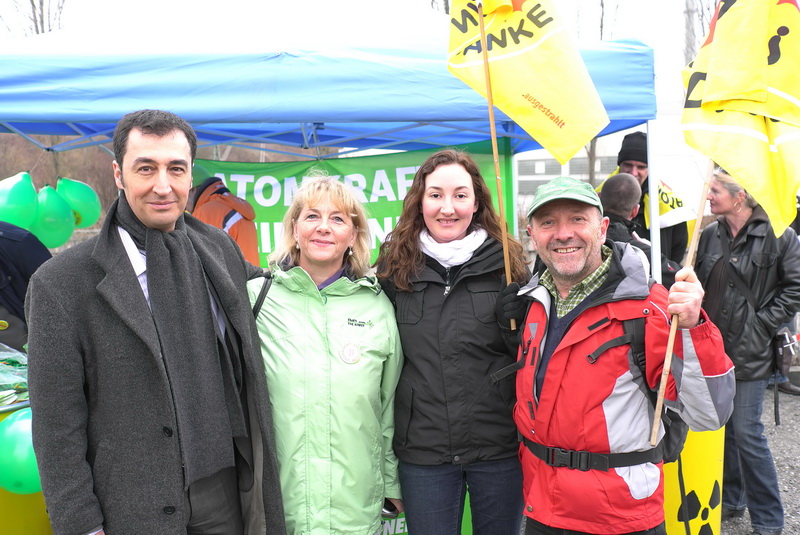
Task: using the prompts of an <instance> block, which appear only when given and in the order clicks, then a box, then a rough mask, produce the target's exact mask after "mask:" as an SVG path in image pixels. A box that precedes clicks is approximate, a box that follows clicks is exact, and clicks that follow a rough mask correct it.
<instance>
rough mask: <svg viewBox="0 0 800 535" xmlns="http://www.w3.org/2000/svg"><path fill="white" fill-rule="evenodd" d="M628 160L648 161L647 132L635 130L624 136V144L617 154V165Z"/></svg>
mask: <svg viewBox="0 0 800 535" xmlns="http://www.w3.org/2000/svg"><path fill="white" fill-rule="evenodd" d="M626 160H634V161H637V162H644V163H647V134H645V133H644V132H634V133H632V134H628V135H627V136H625V137H624V138H622V146H621V147H620V149H619V155H618V156H617V165H619V164H621V163H622V162H624V161H626Z"/></svg>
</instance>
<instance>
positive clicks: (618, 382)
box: [503, 177, 735, 535]
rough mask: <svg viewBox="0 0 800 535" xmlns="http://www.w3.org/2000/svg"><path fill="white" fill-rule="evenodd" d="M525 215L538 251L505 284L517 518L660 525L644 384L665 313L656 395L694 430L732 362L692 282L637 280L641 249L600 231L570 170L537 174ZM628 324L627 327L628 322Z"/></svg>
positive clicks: (725, 408) (724, 397)
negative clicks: (519, 488)
mask: <svg viewBox="0 0 800 535" xmlns="http://www.w3.org/2000/svg"><path fill="white" fill-rule="evenodd" d="M528 219H529V225H528V231H529V232H530V235H531V238H532V240H533V245H534V248H535V250H536V253H537V254H538V257H539V260H540V261H541V262H539V263H538V265H539V266H540V267H539V269H537V270H536V271H537V272H536V273H535V274H534V276H533V278H532V279H531V281H530V283H529V284H528V285H526V286H525V287H524V288H522V289H521V290H519V294H518V295H519V297H520V298H522V299H524V300H526V302H527V303H528V306H527V313H526V314H525V316H524V317H522V316H520V317H517V318H516V319H517V320H522V322H521V331H522V337H521V347H520V351H519V356H518V363H517V367H518V368H517V369H518V371H517V404H516V406H515V411H514V419H515V421H516V423H517V428H518V430H519V433H520V436H521V437H522V441H523V443H522V444H521V445H520V459H521V461H522V467H523V476H524V484H523V489H524V495H525V496H524V499H525V509H524V514H525V515H526V517H527V519H526V528H525V529H526V531H525V532H526V534H529V535H530V534H555V533H566V532H569V533H607V534H617V533H620V534H621V533H642V534H644V533H647V534H652V535H656V534H665V533H666V531H665V525H664V482H663V474H662V470H661V466H662V455H663V452H662V450H661V449H660V448H653V447H652V446H651V445H650V440H649V439H650V433H651V426H652V422H653V405H652V402H651V397H650V393H651V391H654V390H657V389H658V386H659V384H658V383H659V380H660V376H661V371H662V368H663V365H664V360H665V357H664V356H665V353H666V346H667V339H668V334H669V330H670V322H671V321H677V327H678V330H677V336H676V340H675V347H674V351H673V360H672V365H671V368H670V371H671V374H670V375H669V379H668V382H667V385H666V399H665V405H667V406H668V407H669V408H670V409H672V410H674V411H677V412H678V413H679V414H680V416H681V417H682V418H683V419H684V420H685V421H686V422H687V423H688V424H689V426H690V427H691V428H692V429H694V430H696V431H703V430H711V429H718V428H720V427H721V426H722V425H724V424H725V422H726V421H727V419H728V417H729V416H730V414H731V410H732V405H733V394H734V389H735V385H734V377H733V365H732V363H731V361H730V359H729V358H728V357H727V356H726V355H725V350H724V346H723V343H722V338H721V336H720V333H719V331H718V329H717V328H716V326H714V324H713V323H711V322H710V321H709V320H708V317H707V316H706V314H705V312H703V311H702V309H701V308H700V303H701V301H702V298H703V288H702V286H701V285H700V283H699V282H698V281H697V277H696V276H695V274H694V272H693V271H692V269H691V268H683V269H682V270H681V271H680V272H678V273H677V274H676V277H675V279H676V282H675V284H674V285H673V286H672V289H671V290H670V291H669V292H668V291H667V290H666V289H665V288H664V287H663V286H661V285H660V284H652V285H651V284H650V281H649V278H648V275H647V270H646V268H645V265H644V263H643V260H642V257H641V255H640V254H639V253H638V252H637V251H636V250H635V249H634V248H633V247H632V246H631V245H629V244H626V243H620V242H613V241H610V240H606V231H607V229H608V224H609V221H608V218H606V217H603V206H602V204H601V202H600V199H599V198H598V196H597V193H595V191H594V190H593V189H592V187H591V186H590V185H589V184H587V183H585V182H582V181H580V180H576V179H573V178H569V177H559V178H556V179H553V180H552V181H550V182H549V183H547V184H544V185H542V186H540V187H539V189H538V190H537V192H536V195H535V196H534V199H533V204H532V206H531V208H530V210H529V211H528ZM507 293H508V292H504V294H507ZM506 297H507V295H504V299H503V301H504V302H506ZM513 309H514V307H511V306H507V307H506V308H505V310H509V311H510V310H513ZM523 310H525V308H523ZM672 315H676V316H677V319H674V318H671V317H670V316H672ZM637 318H641V319H637ZM633 325H638V329H639V332H640V336H639V335H633V334H631V333H630V332H629V329H630V328H631V327H632V326H633ZM642 333H643V334H642ZM635 340H641V343H640V344H637V343H636V341H635ZM639 346H640V347H641V349H642V350H643V352H644V355H642V356H641V357H643V359H644V362H643V363H642V365H641V367H640V366H639V365H638V364H637V363H636V361H635V360H634V359H635V358H636V357H635V356H634V351H633V347H639ZM636 353H638V352H636ZM642 370H645V372H644V373H643V371H642ZM663 434H664V431H663V428H662V429H661V430H660V431H659V435H660V436H662V435H663ZM660 436H659V439H660Z"/></svg>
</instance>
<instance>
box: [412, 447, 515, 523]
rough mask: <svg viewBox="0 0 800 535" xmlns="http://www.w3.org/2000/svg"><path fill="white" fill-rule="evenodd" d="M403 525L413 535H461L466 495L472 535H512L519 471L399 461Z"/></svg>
mask: <svg viewBox="0 0 800 535" xmlns="http://www.w3.org/2000/svg"><path fill="white" fill-rule="evenodd" d="M399 475H400V487H401V489H402V491H403V506H404V507H405V510H406V525H407V526H408V532H409V533H412V534H413V535H460V534H461V517H462V516H463V514H464V497H465V496H466V494H467V489H469V502H470V509H471V510H472V533H473V534H474V535H497V534H500V533H503V534H506V533H508V534H517V533H519V530H520V525H521V523H522V507H523V500H522V467H521V466H520V463H519V459H518V458H517V457H516V456H514V457H510V458H508V459H502V460H499V461H480V462H474V463H468V464H440V465H435V466H422V465H418V464H410V463H405V462H403V461H400V470H399Z"/></svg>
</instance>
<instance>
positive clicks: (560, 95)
mask: <svg viewBox="0 0 800 535" xmlns="http://www.w3.org/2000/svg"><path fill="white" fill-rule="evenodd" d="M450 14H451V16H452V18H451V19H450V47H449V56H448V69H449V70H450V72H451V73H453V74H454V75H455V76H456V77H458V78H459V79H461V80H462V81H463V82H464V83H466V84H467V85H469V86H470V87H471V88H473V89H474V90H475V91H477V92H478V93H480V94H481V95H483V96H484V98H486V97H487V94H488V93H487V90H486V76H485V70H484V62H483V55H482V46H481V34H480V25H479V24H480V21H479V19H478V7H477V2H476V1H474V0H453V2H452V5H451V9H450ZM483 18H484V27H485V31H486V42H487V45H486V49H487V51H488V56H489V73H490V83H491V91H492V97H493V101H494V105H495V106H497V108H498V109H499V110H500V111H502V112H503V113H505V114H506V115H508V116H509V117H510V118H511V119H513V120H514V121H515V122H516V123H517V124H518V125H519V126H521V127H522V128H523V129H524V130H525V131H526V132H527V133H528V134H529V135H530V136H531V137H533V138H534V139H535V140H536V141H537V142H539V143H540V144H541V145H542V147H544V148H545V149H547V150H548V151H549V152H550V154H552V155H553V157H555V159H556V160H558V161H559V162H561V163H562V164H563V163H565V162H567V161H568V160H569V159H570V158H572V157H573V156H574V155H575V154H576V153H577V152H578V151H579V150H580V149H581V148H582V147H583V146H584V145H586V144H587V143H588V142H589V141H591V140H592V139H593V138H594V137H595V136H596V135H597V134H598V133H599V132H600V131H601V130H602V129H603V128H605V126H606V125H608V123H609V119H608V115H607V114H606V111H605V108H604V107H603V103H602V101H601V100H600V96H599V95H598V94H597V89H596V88H595V86H594V83H593V82H592V79H591V77H590V76H589V73H588V71H587V70H586V65H585V64H584V63H583V58H581V55H580V53H579V52H578V47H577V45H576V43H575V41H574V38H573V36H572V34H571V32H570V30H569V28H568V27H567V24H566V23H565V20H564V18H563V17H562V16H561V15H559V14H558V13H557V12H556V9H555V2H553V1H552V0H536V1H534V0H527V1H525V0H486V1H484V2H483Z"/></svg>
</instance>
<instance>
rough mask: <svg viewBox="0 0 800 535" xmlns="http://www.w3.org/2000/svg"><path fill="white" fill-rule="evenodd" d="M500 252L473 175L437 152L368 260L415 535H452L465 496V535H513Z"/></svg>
mask: <svg viewBox="0 0 800 535" xmlns="http://www.w3.org/2000/svg"><path fill="white" fill-rule="evenodd" d="M500 240H501V227H500V221H499V218H498V217H497V215H496V213H495V211H494V209H493V208H492V201H491V196H490V193H489V190H488V188H487V187H486V185H485V184H484V181H483V178H482V177H481V175H480V171H479V170H478V166H477V165H476V164H475V162H474V161H473V160H472V158H470V157H469V156H468V155H467V154H465V153H463V152H460V151H456V150H443V151H439V152H437V153H435V154H433V155H432V156H430V157H429V158H428V159H427V160H426V161H425V163H423V164H422V166H421V167H420V168H419V170H418V171H417V173H416V175H415V176H414V181H413V183H412V185H411V187H410V188H409V190H408V194H407V195H406V198H405V200H404V202H403V211H402V214H401V216H400V220H399V221H398V224H397V226H396V227H395V229H394V231H393V232H392V233H391V234H390V236H389V238H388V239H387V240H386V241H385V242H384V243H383V245H382V247H381V252H380V255H379V257H378V260H377V266H378V277H379V279H380V281H381V285H382V286H383V288H384V289H385V290H386V293H387V295H388V296H389V298H390V299H391V300H392V302H393V303H394V305H395V310H396V316H397V323H398V328H399V331H400V339H401V342H402V345H403V353H404V354H405V363H404V366H403V371H402V374H401V376H400V383H399V385H398V387H397V394H396V398H395V436H394V450H395V453H396V454H397V457H398V459H399V460H400V468H399V475H400V487H401V490H402V493H403V500H404V501H403V503H404V505H405V511H406V520H407V524H408V528H409V532H410V533H414V534H415V535H458V534H460V533H461V517H462V513H463V510H464V500H465V495H466V492H467V488H469V495H470V508H471V510H472V526H473V533H474V534H476V535H479V534H497V533H508V534H514V533H519V526H520V521H521V518H522V507H523V503H522V471H521V468H520V464H519V459H518V457H517V452H518V449H519V442H518V441H517V432H516V427H515V425H514V421H513V418H512V410H513V407H514V400H515V395H514V377H513V374H508V375H507V376H506V377H505V378H502V379H494V378H492V375H493V374H495V373H496V372H498V371H500V370H502V369H503V368H506V367H508V366H511V365H513V364H514V362H515V361H516V348H517V344H516V336H515V334H516V333H514V332H512V331H510V330H509V329H508V323H507V321H506V320H505V319H504V317H503V316H504V314H503V312H502V310H501V312H500V313H498V312H496V304H497V301H498V295H499V292H500V290H501V288H502V287H503V286H504V281H503V271H504V267H503V266H504V261H503V250H502V246H501V243H500ZM509 242H510V252H509V256H510V267H511V273H512V278H513V280H514V281H515V282H517V283H523V284H524V283H525V282H527V278H528V276H527V270H526V268H525V263H524V260H523V258H524V256H523V250H522V246H521V245H520V244H519V243H518V242H517V241H515V240H514V239H513V238H510V239H509ZM521 312H522V313H524V309H523V310H522V311H521ZM521 317H522V314H520V319H521ZM501 323H502V325H501Z"/></svg>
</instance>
